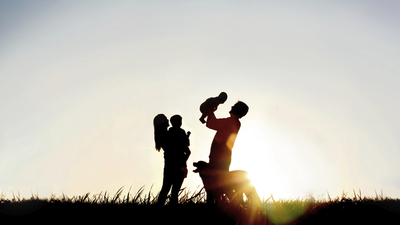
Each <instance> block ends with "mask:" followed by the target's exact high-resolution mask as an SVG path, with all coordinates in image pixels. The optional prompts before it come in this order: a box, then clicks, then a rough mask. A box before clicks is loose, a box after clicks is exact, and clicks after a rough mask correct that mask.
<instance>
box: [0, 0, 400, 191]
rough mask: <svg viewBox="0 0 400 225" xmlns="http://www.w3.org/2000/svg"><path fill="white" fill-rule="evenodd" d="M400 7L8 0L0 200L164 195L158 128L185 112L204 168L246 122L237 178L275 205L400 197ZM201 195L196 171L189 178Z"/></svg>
mask: <svg viewBox="0 0 400 225" xmlns="http://www.w3.org/2000/svg"><path fill="white" fill-rule="evenodd" d="M399 11H400V3H399V1H382V0H379V1H301V2H299V1H98V0H97V1H0V191H2V192H3V193H5V194H7V195H8V196H10V195H11V193H12V192H14V193H17V192H18V191H19V192H20V193H21V195H22V196H27V197H30V196H31V193H34V194H36V193H38V194H39V196H40V197H47V196H49V195H50V193H52V192H53V193H55V194H56V195H61V194H62V193H64V194H66V195H68V196H72V195H82V194H85V193H87V192H90V193H93V194H97V193H100V192H102V191H103V192H104V191H110V192H111V193H113V192H115V191H116V190H118V189H119V188H120V187H122V186H124V187H125V189H126V190H127V189H129V187H131V188H132V192H135V191H136V190H138V189H139V188H140V187H141V186H143V185H145V188H146V190H149V189H150V187H151V186H152V185H153V192H154V193H155V194H156V193H157V192H158V191H159V190H160V188H161V182H162V170H163V154H162V153H158V152H156V151H155V149H154V141H153V127H152V120H153V118H154V116H155V115H157V114H158V113H164V114H166V115H167V116H168V117H171V116H172V115H174V114H180V115H181V116H182V117H183V126H182V127H183V128H184V129H185V130H187V131H188V130H190V131H191V132H192V136H191V150H192V156H191V157H190V159H189V161H188V168H189V171H192V170H193V166H192V163H193V162H194V161H198V160H205V161H207V160H208V154H209V148H210V145H211V141H212V138H213V135H214V132H213V131H211V130H209V129H207V128H206V127H205V126H204V125H203V124H201V123H200V122H199V120H198V118H199V117H200V112H199V105H200V104H201V103H202V102H203V101H204V100H205V99H206V98H208V97H211V96H216V95H218V94H219V93H220V92H221V91H225V92H227V93H228V100H227V101H226V103H225V104H224V105H221V106H220V107H219V109H218V111H217V116H218V117H227V116H229V114H228V111H229V109H230V107H231V106H232V105H233V104H234V103H235V102H236V101H238V100H242V101H244V102H246V103H247V104H248V105H249V107H250V111H249V113H248V115H247V116H245V117H244V118H243V119H242V128H241V130H240V132H239V134H238V138H237V140H236V144H235V147H234V148H233V159H232V164H231V169H232V170H233V169H243V170H247V171H249V172H250V173H251V174H252V177H254V184H255V185H256V188H257V189H258V191H259V193H260V194H261V195H262V196H263V197H269V195H270V193H272V194H274V196H275V197H281V198H290V197H295V198H296V197H303V196H306V195H314V196H323V195H325V196H326V193H327V192H329V194H330V195H331V196H336V195H340V194H341V193H342V192H343V191H347V192H349V193H352V190H353V189H355V190H356V191H358V189H361V191H362V193H363V194H364V195H367V196H375V190H376V191H377V192H378V193H380V191H381V190H382V191H383V193H384V194H385V195H386V196H389V197H396V198H397V197H400V178H399V171H400V163H399V162H398V160H399V158H400V152H399V146H400V139H399V135H400V117H399V116H398V115H399V111H400V102H399V96H400V90H399V77H400V76H399V74H400V42H399V40H400V29H399V27H400V14H399ZM184 186H187V187H188V188H189V189H190V190H192V191H194V190H195V189H196V188H197V187H199V186H201V180H200V178H199V176H198V174H194V173H192V172H189V175H188V178H187V179H186V180H185V182H184Z"/></svg>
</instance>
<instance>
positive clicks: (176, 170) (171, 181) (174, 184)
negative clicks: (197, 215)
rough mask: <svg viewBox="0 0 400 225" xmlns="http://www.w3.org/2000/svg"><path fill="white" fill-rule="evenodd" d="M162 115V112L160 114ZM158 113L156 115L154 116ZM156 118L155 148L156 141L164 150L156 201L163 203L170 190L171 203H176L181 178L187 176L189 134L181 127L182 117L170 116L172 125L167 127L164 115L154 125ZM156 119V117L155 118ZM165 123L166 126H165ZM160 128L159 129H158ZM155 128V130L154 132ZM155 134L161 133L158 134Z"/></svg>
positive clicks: (181, 181)
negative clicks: (161, 178)
mask: <svg viewBox="0 0 400 225" xmlns="http://www.w3.org/2000/svg"><path fill="white" fill-rule="evenodd" d="M161 115H162V114H161ZM158 116H159V115H157V116H156V118H157V117H158ZM156 118H155V119H154V122H155V123H154V129H155V133H154V134H155V140H156V149H157V146H158V145H157V141H160V146H161V147H162V148H163V150H164V178H163V185H162V188H161V191H160V194H159V197H158V203H159V204H164V203H165V200H166V199H167V195H168V192H169V191H170V189H171V188H172V190H171V200H170V201H171V204H177V203H178V194H179V191H180V189H181V186H182V183H183V180H184V179H185V178H186V176H187V165H186V161H187V160H188V158H189V156H190V153H191V152H190V150H189V147H188V146H189V135H190V132H188V134H186V132H185V130H183V129H182V128H180V127H181V125H182V117H181V116H179V115H175V116H172V117H171V120H170V121H171V124H172V127H171V128H169V130H167V128H168V119H167V118H166V117H165V115H163V117H162V116H160V118H162V119H159V120H161V121H162V122H161V123H160V124H161V125H160V126H156ZM157 121H158V119H157ZM165 124H166V125H167V126H165ZM158 128H160V129H158ZM156 130H157V132H156ZM157 134H160V135H162V137H161V136H159V135H157Z"/></svg>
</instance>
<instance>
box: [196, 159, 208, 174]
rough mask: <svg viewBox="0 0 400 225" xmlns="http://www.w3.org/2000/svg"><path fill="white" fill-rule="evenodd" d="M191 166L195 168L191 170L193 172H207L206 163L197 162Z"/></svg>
mask: <svg viewBox="0 0 400 225" xmlns="http://www.w3.org/2000/svg"><path fill="white" fill-rule="evenodd" d="M193 166H194V167H196V169H195V170H193V172H195V173H202V172H203V171H205V170H207V168H208V163H206V162H204V161H198V162H194V163H193Z"/></svg>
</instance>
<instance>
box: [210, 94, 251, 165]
mask: <svg viewBox="0 0 400 225" xmlns="http://www.w3.org/2000/svg"><path fill="white" fill-rule="evenodd" d="M248 110H249V107H248V106H247V105H246V104H245V103H244V102H241V101H238V102H237V103H236V104H235V105H233V106H232V109H231V111H230V112H229V114H230V115H231V116H230V117H228V118H223V119H217V118H216V117H215V115H214V111H215V110H214V111H212V112H211V113H209V114H208V118H207V124H206V126H207V127H208V128H210V129H212V130H216V131H217V133H216V134H215V136H214V140H213V142H212V144H211V151H210V156H209V158H210V162H209V164H210V168H212V169H213V170H214V171H219V172H228V171H229V166H230V164H231V156H232V148H233V145H234V143H235V140H236V136H237V133H238V132H239V129H240V121H239V119H240V118H242V117H243V116H245V115H246V114H247V112H248Z"/></svg>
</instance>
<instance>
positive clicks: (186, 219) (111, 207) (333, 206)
mask: <svg viewBox="0 0 400 225" xmlns="http://www.w3.org/2000/svg"><path fill="white" fill-rule="evenodd" d="M143 190H144V189H143V188H141V189H139V190H138V191H137V192H136V193H135V194H131V193H130V192H128V193H127V194H124V195H123V194H122V193H123V190H122V188H121V189H120V190H118V191H117V192H116V193H115V194H113V195H110V194H109V193H107V192H106V193H100V194H93V195H91V194H89V193H88V194H86V195H82V196H76V197H72V198H69V197H67V196H64V195H63V196H61V197H55V196H51V197H50V198H42V199H41V198H39V197H38V196H35V195H32V197H31V198H30V199H21V198H19V197H18V195H14V196H13V197H12V198H8V199H7V198H5V197H4V196H2V198H1V199H0V216H1V218H3V219H5V218H9V219H11V220H10V221H14V222H49V223H60V222H73V223H77V222H78V223H91V224H92V223H98V222H103V223H107V222H110V223H113V224H115V223H119V222H120V223H133V224H166V223H168V224H219V225H221V224H400V199H392V198H388V197H383V196H382V195H376V196H375V197H363V196H361V193H358V194H357V193H355V192H354V193H352V197H349V196H348V195H347V194H345V193H344V194H343V195H342V196H341V197H337V198H334V199H331V198H329V199H324V200H318V199H312V198H311V199H294V200H293V199H292V200H279V201H276V200H274V198H273V196H271V197H270V198H269V199H267V200H264V201H263V202H262V203H261V204H260V205H256V206H254V205H250V204H249V203H247V202H245V203H244V204H241V205H233V204H230V203H221V204H219V205H209V204H206V203H205V193H204V191H202V190H201V191H198V192H195V193H188V192H185V191H184V190H183V191H182V192H181V194H180V200H179V204H178V205H174V206H170V205H168V204H167V205H165V206H161V205H158V204H156V199H157V198H156V196H153V195H152V194H150V193H148V194H145V193H143Z"/></svg>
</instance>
